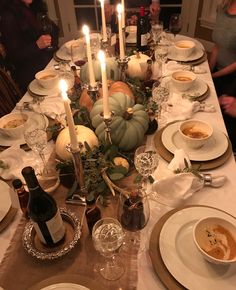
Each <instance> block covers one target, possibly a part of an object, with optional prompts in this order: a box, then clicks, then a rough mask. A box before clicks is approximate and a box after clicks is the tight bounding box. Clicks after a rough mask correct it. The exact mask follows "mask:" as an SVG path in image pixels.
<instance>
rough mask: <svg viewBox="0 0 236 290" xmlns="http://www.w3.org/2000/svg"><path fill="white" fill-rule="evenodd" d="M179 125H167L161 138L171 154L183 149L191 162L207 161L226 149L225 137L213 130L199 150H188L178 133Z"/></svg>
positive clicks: (226, 141)
mask: <svg viewBox="0 0 236 290" xmlns="http://www.w3.org/2000/svg"><path fill="white" fill-rule="evenodd" d="M179 125H180V122H176V123H173V124H170V125H168V126H167V127H166V128H165V129H164V130H163V132H162V136H161V140H162V143H163V145H164V146H165V148H166V149H167V150H169V151H170V152H171V153H173V154H174V153H175V150H176V149H183V150H184V151H185V152H186V153H187V154H188V157H189V159H190V160H192V161H209V160H212V159H215V158H217V157H220V156H221V155H223V154H224V153H225V151H226V150H227V148H228V145H229V143H228V139H227V137H226V135H225V134H224V133H223V132H221V131H220V130H218V129H217V128H213V129H214V130H213V134H212V137H211V138H210V139H209V140H208V141H207V142H206V144H204V145H203V146H202V147H201V148H199V149H192V148H189V147H188V146H187V145H186V143H185V142H184V140H183V138H182V137H181V135H180V133H179Z"/></svg>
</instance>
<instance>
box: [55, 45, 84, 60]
mask: <svg viewBox="0 0 236 290" xmlns="http://www.w3.org/2000/svg"><path fill="white" fill-rule="evenodd" d="M55 55H56V57H58V58H59V59H61V60H65V61H71V60H72V59H71V54H70V53H68V51H67V49H66V48H65V46H64V45H63V46H62V47H61V48H60V49H59V50H58V51H56V53H55ZM85 57H86V48H84V50H83V52H82V53H80V54H76V59H85Z"/></svg>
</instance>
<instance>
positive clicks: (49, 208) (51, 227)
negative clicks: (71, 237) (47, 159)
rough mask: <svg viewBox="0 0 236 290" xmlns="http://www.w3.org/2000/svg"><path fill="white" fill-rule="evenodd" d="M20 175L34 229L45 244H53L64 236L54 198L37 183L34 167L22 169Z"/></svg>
mask: <svg viewBox="0 0 236 290" xmlns="http://www.w3.org/2000/svg"><path fill="white" fill-rule="evenodd" d="M22 175H23V177H24V179H25V182H26V184H27V186H28V189H29V195H30V196H29V203H28V213H29V217H30V219H31V220H32V222H33V224H34V229H35V231H36V233H37V235H38V237H39V239H40V240H41V242H43V243H44V244H46V245H49V246H54V245H55V244H57V243H59V242H60V241H61V240H62V239H63V238H64V236H65V227H64V223H63V221H62V217H61V214H60V212H59V210H58V207H57V204H56V201H55V200H54V198H53V197H52V196H51V195H49V194H48V193H47V192H45V191H44V190H43V189H42V187H41V186H40V185H39V182H38V180H37V177H36V175H35V172H34V169H33V168H32V167H30V166H28V167H25V168H23V169H22Z"/></svg>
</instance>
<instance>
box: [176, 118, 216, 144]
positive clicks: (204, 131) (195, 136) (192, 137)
mask: <svg viewBox="0 0 236 290" xmlns="http://www.w3.org/2000/svg"><path fill="white" fill-rule="evenodd" d="M179 133H180V136H181V137H182V139H183V140H184V142H185V143H186V145H187V146H188V147H189V148H191V149H199V148H201V147H202V146H203V145H204V144H205V143H206V142H207V141H208V140H209V139H210V138H211V136H212V134H213V128H212V126H211V125H210V124H209V123H207V122H205V121H202V120H197V119H192V120H187V121H184V122H182V123H181V124H180V126H179Z"/></svg>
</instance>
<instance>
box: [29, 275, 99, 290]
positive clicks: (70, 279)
mask: <svg viewBox="0 0 236 290" xmlns="http://www.w3.org/2000/svg"><path fill="white" fill-rule="evenodd" d="M56 283H74V284H78V285H82V286H84V287H88V288H89V289H90V290H101V287H100V285H99V283H97V281H94V280H92V279H91V278H89V277H86V276H84V275H83V276H82V275H77V274H76V275H73V274H71V275H57V276H53V277H50V278H48V279H46V280H43V281H41V282H39V283H37V284H35V285H33V286H32V287H30V288H28V290H41V289H42V288H44V287H47V286H49V285H53V284H56Z"/></svg>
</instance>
